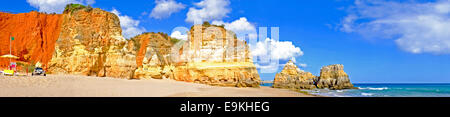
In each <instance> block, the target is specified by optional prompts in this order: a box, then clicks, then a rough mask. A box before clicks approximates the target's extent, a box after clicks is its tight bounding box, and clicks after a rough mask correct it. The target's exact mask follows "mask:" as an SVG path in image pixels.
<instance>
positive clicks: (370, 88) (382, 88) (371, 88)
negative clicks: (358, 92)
mask: <svg viewBox="0 0 450 117" xmlns="http://www.w3.org/2000/svg"><path fill="white" fill-rule="evenodd" d="M358 88H359V89H367V90H386V89H389V88H387V87H379V88H373V87H366V88H363V87H358Z"/></svg>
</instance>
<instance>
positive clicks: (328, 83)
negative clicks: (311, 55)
mask: <svg viewBox="0 0 450 117" xmlns="http://www.w3.org/2000/svg"><path fill="white" fill-rule="evenodd" d="M318 80H319V81H318V82H317V83H316V85H317V87H318V88H328V89H355V88H356V87H354V86H353V84H352V83H351V82H350V79H349V78H348V75H347V73H345V72H344V65H341V64H335V65H328V66H325V67H322V69H320V77H319V79H318Z"/></svg>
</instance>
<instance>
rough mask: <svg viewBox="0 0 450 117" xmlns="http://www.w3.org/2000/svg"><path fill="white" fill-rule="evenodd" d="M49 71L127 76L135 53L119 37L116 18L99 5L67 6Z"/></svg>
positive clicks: (132, 66)
mask: <svg viewBox="0 0 450 117" xmlns="http://www.w3.org/2000/svg"><path fill="white" fill-rule="evenodd" d="M62 17H63V18H62V19H63V20H62V26H61V33H60V35H59V39H58V41H57V42H56V45H55V48H56V51H55V53H54V54H53V57H52V60H51V62H50V63H49V72H51V73H63V74H77V75H89V76H108V77H117V78H130V77H132V74H133V72H131V71H134V70H135V69H136V64H135V59H136V58H135V55H134V54H133V51H132V50H129V48H130V47H127V46H130V45H129V44H127V41H126V40H125V38H123V36H122V29H121V27H120V21H119V18H118V17H117V16H116V15H115V14H113V13H109V12H106V11H103V10H101V9H98V8H90V7H84V6H75V5H68V6H67V7H66V10H65V11H64V14H62Z"/></svg>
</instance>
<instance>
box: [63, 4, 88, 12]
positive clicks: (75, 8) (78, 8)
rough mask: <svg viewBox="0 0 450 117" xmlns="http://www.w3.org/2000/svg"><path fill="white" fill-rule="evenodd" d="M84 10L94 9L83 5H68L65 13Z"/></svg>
mask: <svg viewBox="0 0 450 117" xmlns="http://www.w3.org/2000/svg"><path fill="white" fill-rule="evenodd" d="M84 8H90V9H92V7H90V6H89V7H86V6H84V5H81V4H68V5H66V8H64V13H72V12H73V11H76V10H80V9H84Z"/></svg>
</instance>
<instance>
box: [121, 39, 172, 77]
mask: <svg viewBox="0 0 450 117" xmlns="http://www.w3.org/2000/svg"><path fill="white" fill-rule="evenodd" d="M130 43H134V45H135V48H134V49H135V50H136V51H137V56H136V64H137V65H138V69H137V70H136V71H135V72H134V77H133V78H136V79H149V78H154V79H162V78H171V79H174V76H173V70H174V68H175V67H174V65H173V64H172V63H173V62H172V58H171V55H170V54H171V49H172V46H173V43H172V42H171V38H170V37H169V36H168V35H167V34H163V33H144V34H142V35H138V36H136V37H134V38H132V39H131V40H130Z"/></svg>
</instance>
